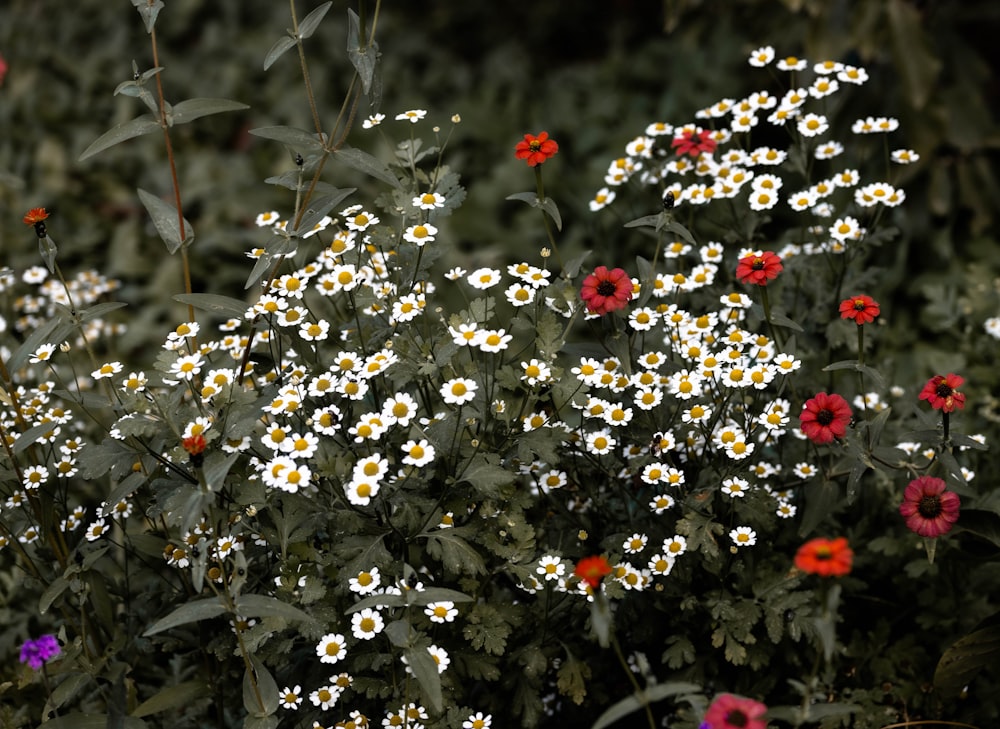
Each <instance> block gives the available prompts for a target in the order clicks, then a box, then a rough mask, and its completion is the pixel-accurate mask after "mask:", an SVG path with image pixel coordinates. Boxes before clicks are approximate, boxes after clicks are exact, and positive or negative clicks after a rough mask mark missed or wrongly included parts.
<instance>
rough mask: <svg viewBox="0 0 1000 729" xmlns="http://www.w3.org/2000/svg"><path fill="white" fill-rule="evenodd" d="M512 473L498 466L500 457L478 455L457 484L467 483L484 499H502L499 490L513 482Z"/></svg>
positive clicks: (493, 454)
mask: <svg viewBox="0 0 1000 729" xmlns="http://www.w3.org/2000/svg"><path fill="white" fill-rule="evenodd" d="M514 478H515V475H514V473H513V472H512V471H510V470H508V469H506V468H504V467H503V466H501V465H500V456H498V455H497V454H496V453H488V454H479V455H477V456H476V457H475V458H474V459H473V461H472V463H471V464H470V465H469V467H468V468H466V469H465V471H463V472H462V476H461V478H460V479H459V483H469V484H471V485H472V487H473V489H475V491H476V492H478V493H479V494H481V495H482V496H483V497H484V498H488V499H498V498H501V497H502V493H501V489H502V487H504V486H507V485H508V484H511V483H513V482H514Z"/></svg>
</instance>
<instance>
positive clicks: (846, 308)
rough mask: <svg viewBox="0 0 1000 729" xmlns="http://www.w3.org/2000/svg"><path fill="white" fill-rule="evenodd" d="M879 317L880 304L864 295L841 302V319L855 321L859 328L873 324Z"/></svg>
mask: <svg viewBox="0 0 1000 729" xmlns="http://www.w3.org/2000/svg"><path fill="white" fill-rule="evenodd" d="M878 315H879V306H878V302H877V301H875V299H873V298H872V297H871V296H865V295H864V294H862V295H859V296H852V297H851V298H849V299H844V300H843V301H841V302H840V318H841V319H853V320H854V321H855V322H856V323H857V324H858V325H859V326H860V325H861V324H871V323H872V322H873V321H875V317H876V316H878Z"/></svg>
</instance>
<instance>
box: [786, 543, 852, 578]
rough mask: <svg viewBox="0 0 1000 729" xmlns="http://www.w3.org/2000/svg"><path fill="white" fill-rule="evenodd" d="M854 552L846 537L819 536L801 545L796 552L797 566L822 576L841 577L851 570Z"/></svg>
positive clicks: (804, 570)
mask: <svg viewBox="0 0 1000 729" xmlns="http://www.w3.org/2000/svg"><path fill="white" fill-rule="evenodd" d="M853 562H854V552H853V551H851V548H850V547H848V546H847V540H846V539H845V538H844V537H837V538H836V539H826V538H825V537H817V538H816V539H810V540H809V541H808V542H806V543H805V544H803V545H802V546H801V547H799V551H798V552H796V553H795V566H796V567H798V568H799V569H800V570H802V571H803V572H808V573H809V574H811V575H819V576H820V577H841V576H843V575H846V574H847V573H849V572H850V571H851V565H852V564H853Z"/></svg>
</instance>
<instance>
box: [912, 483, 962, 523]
mask: <svg viewBox="0 0 1000 729" xmlns="http://www.w3.org/2000/svg"><path fill="white" fill-rule="evenodd" d="M960 505H961V500H960V499H959V498H958V494H953V493H952V492H951V491H945V482H944V481H942V480H941V479H940V478H934V476H921V477H920V478H915V479H913V480H912V481H910V483H909V485H908V486H907V487H906V491H904V492H903V503H902V504H900V505H899V513H900V514H902V515H903V516H904V517H905V518H906V526H907V527H908V528H909V530H910V531H912V532H916V533H917V534H919V535H920V536H922V537H931V538H934V537H940V536H941V535H942V534H947V533H948V532H949V531H951V527H952V525H953V524H954V523H955V522H956V521H958V507H959V506H960Z"/></svg>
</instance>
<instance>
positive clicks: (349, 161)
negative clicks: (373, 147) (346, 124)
mask: <svg viewBox="0 0 1000 729" xmlns="http://www.w3.org/2000/svg"><path fill="white" fill-rule="evenodd" d="M334 157H335V159H337V160H339V161H341V162H343V163H344V164H345V165H347V166H348V167H350V168H351V169H354V170H358V171H359V172H364V173H365V174H366V175H370V176H371V177H374V178H375V179H376V180H382V182H386V183H388V184H390V185H392V186H393V187H394V188H396V189H397V190H402V189H403V185H402V183H400V181H399V180H398V179H397V178H396V176H395V175H394V174H392V171H391V170H390V169H389V168H388V167H387V166H386V165H385V164H384V163H382V162H380V161H379V160H378V159H376V158H375V157H373V156H372V155H370V154H368V153H367V152H363V151H361V150H360V149H355V148H354V147H344V148H343V149H338V150H337V151H336V153H335V154H334Z"/></svg>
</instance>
